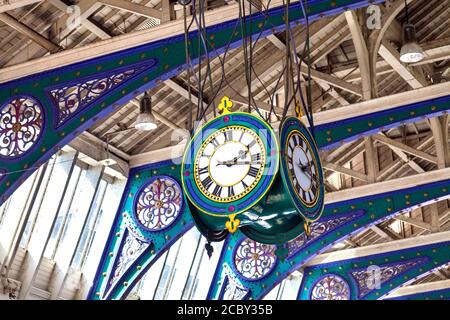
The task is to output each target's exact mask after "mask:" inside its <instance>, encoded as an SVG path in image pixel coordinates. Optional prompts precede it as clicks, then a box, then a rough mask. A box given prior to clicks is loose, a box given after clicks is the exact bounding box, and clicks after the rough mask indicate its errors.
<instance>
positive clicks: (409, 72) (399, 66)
mask: <svg viewBox="0 0 450 320" xmlns="http://www.w3.org/2000/svg"><path fill="white" fill-rule="evenodd" d="M378 53H379V54H380V56H381V57H383V59H384V60H385V61H386V62H387V63H388V64H390V65H391V67H392V68H393V69H394V70H395V71H396V72H397V73H398V74H399V75H400V77H402V78H403V79H404V80H405V81H406V82H407V83H408V84H409V85H410V86H411V88H413V89H418V88H422V87H425V86H427V85H428V83H427V81H426V79H425V77H424V76H423V75H421V74H419V73H418V72H417V71H416V70H414V69H412V67H410V66H408V65H406V64H404V63H402V62H401V61H400V53H399V52H398V51H397V49H395V48H394V46H393V45H392V44H391V43H389V42H387V41H385V40H383V41H382V43H381V46H380V50H379V52H378Z"/></svg>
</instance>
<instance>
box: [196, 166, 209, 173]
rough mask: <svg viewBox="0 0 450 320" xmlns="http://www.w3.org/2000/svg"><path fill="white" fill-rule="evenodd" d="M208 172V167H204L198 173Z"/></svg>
mask: <svg viewBox="0 0 450 320" xmlns="http://www.w3.org/2000/svg"><path fill="white" fill-rule="evenodd" d="M204 173H208V167H203V168H200V169H199V170H198V174H204Z"/></svg>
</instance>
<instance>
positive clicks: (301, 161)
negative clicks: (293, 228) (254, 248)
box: [280, 117, 325, 223]
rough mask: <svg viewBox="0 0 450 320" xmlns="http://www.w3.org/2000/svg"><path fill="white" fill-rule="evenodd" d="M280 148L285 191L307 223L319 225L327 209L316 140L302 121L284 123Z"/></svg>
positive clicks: (289, 119) (287, 119) (291, 119)
mask: <svg viewBox="0 0 450 320" xmlns="http://www.w3.org/2000/svg"><path fill="white" fill-rule="evenodd" d="M280 148H281V160H280V161H281V174H282V176H283V182H284V185H285V189H286V191H287V192H288V194H289V195H290V197H291V199H292V202H293V204H294V205H295V207H296V209H297V211H298V212H299V213H300V214H301V215H302V216H303V218H304V219H305V221H306V222H307V223H309V222H313V221H316V220H317V219H319V218H320V216H321V214H322V211H323V207H324V193H325V190H324V184H323V172H322V165H321V162H320V157H319V152H318V148H317V146H316V143H315V141H314V138H313V137H312V135H311V133H310V132H309V130H308V129H307V127H306V126H305V125H304V124H303V123H302V121H300V119H298V118H296V117H288V118H286V119H285V120H284V121H283V123H282V124H281V126H280Z"/></svg>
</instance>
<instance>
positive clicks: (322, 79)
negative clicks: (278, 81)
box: [267, 34, 362, 96]
mask: <svg viewBox="0 0 450 320" xmlns="http://www.w3.org/2000/svg"><path fill="white" fill-rule="evenodd" d="M267 39H268V40H269V41H270V42H272V44H273V45H274V46H276V47H277V48H278V49H279V50H280V52H283V53H284V51H285V50H286V44H285V42H284V41H283V40H281V39H280V38H279V37H277V36H276V35H273V34H272V35H269V36H267ZM299 59H301V57H300V56H299ZM277 60H278V61H279V59H277ZM276 67H278V64H273V65H272V66H271V69H275V68H276ZM300 73H302V74H303V75H308V66H307V65H306V64H305V63H304V62H302V63H301V66H300ZM311 78H313V79H314V80H316V82H318V84H319V85H320V84H321V83H326V84H327V85H330V86H333V87H336V88H340V89H342V90H345V91H348V92H350V93H353V94H356V95H358V96H361V95H362V93H361V89H360V88H359V87H358V86H356V85H354V84H352V83H350V82H347V81H345V80H342V79H339V78H337V77H334V76H331V75H329V74H327V73H323V72H320V71H317V70H315V69H313V68H311ZM323 89H325V90H328V89H329V87H328V86H327V87H325V88H323Z"/></svg>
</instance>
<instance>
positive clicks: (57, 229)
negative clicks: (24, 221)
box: [44, 166, 81, 259]
mask: <svg viewBox="0 0 450 320" xmlns="http://www.w3.org/2000/svg"><path fill="white" fill-rule="evenodd" d="M80 174H81V168H80V167H78V166H75V167H74V168H73V172H72V176H71V177H70V181H69V185H68V186H67V190H66V194H65V195H64V200H63V202H62V204H61V208H60V210H59V212H58V216H57V218H56V223H55V225H54V227H53V231H52V234H51V237H50V240H49V242H48V244H47V248H46V250H45V252H44V256H45V257H46V258H49V259H53V258H54V256H55V252H56V248H57V244H58V243H59V241H60V238H61V231H62V229H63V226H64V225H65V224H66V219H67V213H68V209H69V206H70V205H71V203H72V201H73V198H74V196H75V188H76V186H77V185H78V181H79V179H80Z"/></svg>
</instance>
